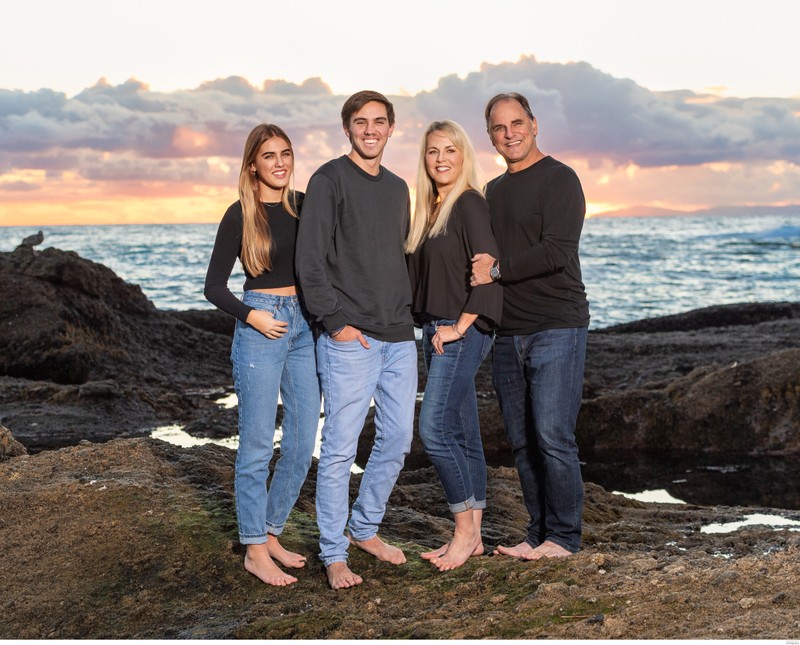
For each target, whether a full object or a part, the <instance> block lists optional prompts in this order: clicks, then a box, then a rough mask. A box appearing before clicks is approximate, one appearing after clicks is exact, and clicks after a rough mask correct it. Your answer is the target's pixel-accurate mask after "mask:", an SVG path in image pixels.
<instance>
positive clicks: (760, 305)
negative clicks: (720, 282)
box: [595, 302, 800, 334]
mask: <svg viewBox="0 0 800 645" xmlns="http://www.w3.org/2000/svg"><path fill="white" fill-rule="evenodd" d="M781 318H800V303H798V302H746V303H739V304H733V305H714V306H712V307H703V308H702V309H694V310H692V311H687V312H685V313H681V314H674V315H671V316H657V317H655V318H646V319H644V320H635V321H633V322H629V323H623V324H621V325H612V326H611V327H605V328H603V329H598V330H596V331H595V333H597V334H604V333H612V334H630V333H635V332H649V333H653V332H662V331H694V330H697V329H706V328H708V327H731V326H738V325H755V324H758V323H762V322H767V321H769V320H779V319H781Z"/></svg>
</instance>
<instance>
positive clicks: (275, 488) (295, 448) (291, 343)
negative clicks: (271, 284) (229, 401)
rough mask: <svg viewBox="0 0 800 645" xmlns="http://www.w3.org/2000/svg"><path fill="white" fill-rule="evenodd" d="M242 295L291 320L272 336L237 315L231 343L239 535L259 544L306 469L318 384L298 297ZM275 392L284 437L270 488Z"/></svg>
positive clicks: (277, 522) (284, 514)
mask: <svg viewBox="0 0 800 645" xmlns="http://www.w3.org/2000/svg"><path fill="white" fill-rule="evenodd" d="M243 301H244V303H245V304H248V305H250V306H251V307H253V308H255V309H262V310H265V311H269V312H271V313H272V315H273V316H274V317H275V318H276V319H277V320H283V321H286V322H288V323H289V328H288V331H287V332H286V333H285V334H284V335H283V336H281V337H280V338H277V339H274V340H273V339H269V338H267V337H266V336H264V335H263V334H262V333H261V332H259V331H257V330H256V329H255V328H253V327H251V326H250V325H248V324H246V323H243V322H241V321H237V323H236V331H235V332H234V336H233V345H232V347H231V362H232V363H233V379H234V385H235V388H236V396H237V397H238V398H239V449H238V450H237V451H236V477H235V481H234V487H235V492H236V514H237V517H238V520H239V541H240V542H241V543H242V544H262V543H264V542H266V541H267V533H271V534H273V535H280V534H281V532H282V531H283V527H284V525H285V523H286V518H288V517H289V512H290V511H291V510H292V507H293V506H294V503H295V502H296V501H297V496H298V495H299V494H300V488H301V487H302V485H303V482H304V481H305V479H306V475H307V474H308V468H309V466H310V465H311V454H312V453H313V452H314V443H315V440H316V436H317V428H318V427H319V410H320V391H319V380H318V378H317V367H316V360H315V358H314V338H313V336H312V333H311V328H310V327H309V323H308V321H309V317H308V314H307V313H306V311H305V308H304V307H303V304H302V300H301V299H300V297H298V296H273V295H270V294H265V293H258V292H256V291H246V292H245V294H244V298H243ZM279 391H280V395H281V400H282V402H283V424H282V428H283V437H282V438H281V454H280V458H279V459H278V461H277V463H276V464H275V469H274V472H273V474H272V481H271V482H270V485H269V491H268V490H267V479H268V478H269V462H270V460H271V459H272V453H273V441H274V437H275V417H276V414H277V411H278V392H279Z"/></svg>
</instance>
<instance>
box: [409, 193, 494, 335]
mask: <svg viewBox="0 0 800 645" xmlns="http://www.w3.org/2000/svg"><path fill="white" fill-rule="evenodd" d="M476 253H489V254H490V255H492V256H494V257H497V254H498V251H497V243H496V242H495V240H494V235H493V234H492V226H491V220H490V217H489V205H488V204H487V203H486V200H485V199H484V198H483V195H481V194H480V193H479V192H477V191H475V190H467V191H465V192H463V193H462V194H461V195H459V197H458V199H457V200H456V203H455V204H454V205H453V210H452V211H451V213H450V217H449V218H448V220H447V227H446V228H445V231H444V233H443V234H442V235H438V236H436V237H429V238H427V239H425V240H424V241H423V242H422V244H420V245H419V247H417V249H416V251H414V253H412V254H411V255H410V256H409V257H408V274H409V278H410V280H411V289H412V291H413V302H412V311H413V314H414V320H415V322H416V323H417V324H418V325H421V324H422V323H423V322H424V321H425V319H426V318H444V319H449V320H458V317H459V316H460V315H461V313H462V312H465V313H469V314H477V316H478V319H477V320H476V321H475V325H476V326H477V327H478V328H479V329H482V330H483V331H488V330H490V329H494V328H496V327H497V326H498V325H499V323H500V315H501V313H502V311H503V289H502V287H501V286H500V285H499V284H498V283H496V282H492V283H490V284H486V285H482V286H478V287H472V288H471V287H470V284H469V278H470V275H471V274H472V261H471V259H472V256H473V255H475V254H476Z"/></svg>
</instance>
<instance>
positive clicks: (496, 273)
mask: <svg viewBox="0 0 800 645" xmlns="http://www.w3.org/2000/svg"><path fill="white" fill-rule="evenodd" d="M489 277H490V278H491V279H492V282H497V281H498V280H499V279H500V260H495V261H494V264H492V268H491V269H489Z"/></svg>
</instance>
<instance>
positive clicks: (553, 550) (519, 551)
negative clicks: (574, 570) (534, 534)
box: [494, 540, 572, 560]
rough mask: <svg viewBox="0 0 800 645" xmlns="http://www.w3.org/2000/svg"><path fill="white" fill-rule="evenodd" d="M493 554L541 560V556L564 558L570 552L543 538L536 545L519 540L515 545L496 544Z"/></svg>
mask: <svg viewBox="0 0 800 645" xmlns="http://www.w3.org/2000/svg"><path fill="white" fill-rule="evenodd" d="M494 553H495V555H510V556H511V557H512V558H521V559H522V560H541V559H542V558H566V557H568V556H570V555H572V553H570V552H569V551H567V550H566V549H565V548H564V547H562V546H559V545H558V544H556V543H555V542H551V541H550V540H545V541H544V542H542V543H541V544H540V545H539V546H537V547H532V546H531V545H530V544H528V543H527V542H521V543H520V544H518V545H517V546H512V547H506V546H501V545H498V546H497V548H496V549H495V550H494Z"/></svg>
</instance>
